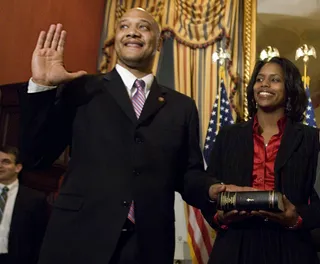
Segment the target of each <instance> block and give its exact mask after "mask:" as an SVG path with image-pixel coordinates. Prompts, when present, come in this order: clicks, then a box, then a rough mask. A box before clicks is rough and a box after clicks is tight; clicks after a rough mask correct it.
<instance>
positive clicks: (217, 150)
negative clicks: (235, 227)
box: [201, 128, 225, 229]
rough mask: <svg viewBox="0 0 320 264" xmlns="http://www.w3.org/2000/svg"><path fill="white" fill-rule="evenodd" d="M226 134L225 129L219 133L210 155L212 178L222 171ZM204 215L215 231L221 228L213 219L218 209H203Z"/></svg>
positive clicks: (209, 171) (209, 168)
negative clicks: (223, 146) (223, 145)
mask: <svg viewBox="0 0 320 264" xmlns="http://www.w3.org/2000/svg"><path fill="white" fill-rule="evenodd" d="M224 135H225V132H224V130H223V128H222V129H221V130H220V131H219V133H218V135H217V137H216V141H215V143H214V148H212V151H211V154H210V160H209V163H208V164H207V165H208V167H207V173H208V174H209V176H210V177H214V176H215V177H216V178H218V179H219V178H220V177H219V169H220V170H221V169H222V158H221V157H222V155H223V148H222V144H223V143H222V142H223V138H224ZM219 183H221V181H219ZM201 212H202V214H203V216H204V218H205V219H206V220H207V222H208V223H209V225H210V226H211V227H213V228H215V229H217V228H219V226H217V225H216V223H215V222H214V221H213V217H214V215H215V214H216V212H217V210H216V207H214V206H211V207H207V208H205V209H203V210H202V211H201Z"/></svg>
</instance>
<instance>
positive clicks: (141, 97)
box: [128, 79, 146, 223]
mask: <svg viewBox="0 0 320 264" xmlns="http://www.w3.org/2000/svg"><path fill="white" fill-rule="evenodd" d="M145 86H146V83H145V82H144V81H143V80H138V79H136V80H135V82H134V84H133V87H135V88H137V91H136V93H135V94H134V95H133V96H132V105H133V108H134V111H135V113H136V116H137V118H138V119H139V117H140V114H141V112H142V109H143V105H144V102H145V101H146V96H145V93H144V88H145ZM128 219H129V220H130V221H131V222H132V223H135V218H134V202H133V201H132V203H131V206H130V209H129V214H128Z"/></svg>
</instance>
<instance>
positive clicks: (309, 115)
mask: <svg viewBox="0 0 320 264" xmlns="http://www.w3.org/2000/svg"><path fill="white" fill-rule="evenodd" d="M306 94H307V98H308V105H307V110H306V113H305V115H306V120H305V123H306V125H308V126H312V127H317V122H316V116H315V114H314V110H313V106H312V102H311V97H310V90H309V87H308V86H307V87H306Z"/></svg>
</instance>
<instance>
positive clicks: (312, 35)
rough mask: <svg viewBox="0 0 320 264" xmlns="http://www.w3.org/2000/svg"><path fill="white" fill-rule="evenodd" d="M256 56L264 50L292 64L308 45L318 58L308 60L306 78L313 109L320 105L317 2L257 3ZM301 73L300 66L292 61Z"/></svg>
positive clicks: (277, 0)
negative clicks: (300, 48)
mask: <svg viewBox="0 0 320 264" xmlns="http://www.w3.org/2000/svg"><path fill="white" fill-rule="evenodd" d="M257 4H258V6H257V53H258V54H257V56H259V54H260V52H261V50H262V49H264V48H266V47H267V46H272V47H276V48H277V49H278V50H279V52H280V56H282V57H286V58H288V59H290V60H292V61H295V52H296V50H297V49H298V48H299V47H300V46H302V44H307V45H309V46H310V45H311V46H313V47H314V48H315V50H316V51H317V55H318V57H319V58H317V59H315V58H313V57H310V60H309V63H308V75H309V76H310V79H311V84H310V91H311V95H312V99H313V103H314V105H316V106H318V105H319V104H320V67H319V66H318V65H319V64H320V0H257ZM295 63H296V65H297V66H298V68H299V69H300V71H301V72H303V62H302V59H301V58H300V59H299V60H298V61H295Z"/></svg>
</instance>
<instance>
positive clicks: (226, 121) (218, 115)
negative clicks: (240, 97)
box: [203, 81, 234, 164]
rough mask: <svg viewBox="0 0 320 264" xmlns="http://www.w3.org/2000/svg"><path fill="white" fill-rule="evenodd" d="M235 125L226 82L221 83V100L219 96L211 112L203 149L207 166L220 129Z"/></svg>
mask: <svg viewBox="0 0 320 264" xmlns="http://www.w3.org/2000/svg"><path fill="white" fill-rule="evenodd" d="M219 106H220V109H219ZM218 119H219V120H218ZM233 123H234V121H233V117H232V113H231V108H230V104H229V100H228V95H227V91H226V88H225V85H224V82H223V81H221V83H220V98H219V94H217V96H216V100H215V102H214V105H213V109H212V112H211V118H210V121H209V126H208V130H207V136H206V141H205V145H204V148H203V156H204V160H205V161H206V163H207V164H208V162H209V159H210V154H211V150H212V148H213V145H214V142H215V141H216V136H217V135H218V132H219V129H220V128H221V127H223V126H225V125H231V124H233Z"/></svg>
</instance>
